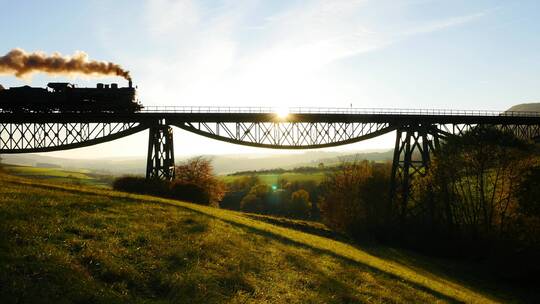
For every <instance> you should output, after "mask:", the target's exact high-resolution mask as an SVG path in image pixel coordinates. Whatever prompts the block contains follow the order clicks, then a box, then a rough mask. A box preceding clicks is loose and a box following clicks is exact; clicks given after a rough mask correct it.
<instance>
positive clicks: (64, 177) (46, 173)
mask: <svg viewBox="0 0 540 304" xmlns="http://www.w3.org/2000/svg"><path fill="white" fill-rule="evenodd" d="M2 169H3V170H4V171H5V172H7V173H9V174H12V175H16V176H22V177H31V178H35V179H46V180H48V181H50V182H55V183H67V184H83V185H93V186H100V187H110V185H111V183H112V180H113V179H112V177H111V176H108V175H103V174H94V173H91V172H90V171H89V170H84V169H77V170H67V169H61V168H37V167H29V166H17V165H3V166H2Z"/></svg>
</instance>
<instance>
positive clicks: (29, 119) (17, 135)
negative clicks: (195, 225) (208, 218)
mask: <svg viewBox="0 0 540 304" xmlns="http://www.w3.org/2000/svg"><path fill="white" fill-rule="evenodd" d="M480 125H490V126H495V127H497V128H500V129H502V130H506V131H510V132H513V133H514V134H515V135H517V136H518V137H520V138H524V139H533V140H538V139H539V138H540V113H536V112H508V111H506V112H498V111H468V110H467V111H466V110H428V109H424V110H415V109H349V108H289V109H288V114H287V115H283V116H280V115H277V114H276V109H274V108H265V107H146V108H145V109H144V110H143V111H142V112H137V113H129V114H119V113H24V114H22V113H18V114H12V113H1V112H0V154H9V153H29V152H47V151H58V150H66V149H73V148H80V147H85V146H90V145H95V144H99V143H103V142H107V141H112V140H115V139H118V138H121V137H124V136H128V135H131V134H134V133H137V132H140V131H143V130H146V129H149V139H148V157H147V167H146V168H147V169H146V177H147V178H155V179H172V178H174V148H173V129H172V126H175V127H178V128H181V129H184V130H186V131H189V132H193V133H195V134H199V135H202V136H206V137H209V138H213V139H216V140H221V141H225V142H229V143H234V144H240V145H247V146H254V147H264V148H273V149H316V148H323V147H333V146H340V145H346V144H350V143H354V142H359V141H362V140H366V139H370V138H373V137H376V136H380V135H383V134H386V133H389V132H394V131H395V132H396V140H395V149H394V157H393V162H392V176H391V179H392V181H391V184H392V192H393V195H392V196H393V197H394V198H398V199H399V201H400V202H399V203H400V204H402V205H403V206H404V210H405V209H406V206H407V202H408V199H409V195H410V191H411V180H412V179H414V178H416V177H417V176H423V175H424V174H425V169H426V168H428V167H429V163H430V151H432V150H434V149H437V147H438V145H439V142H440V141H441V140H444V138H445V137H447V136H452V135H460V134H462V133H463V132H465V131H467V130H469V129H471V128H474V127H476V126H480Z"/></svg>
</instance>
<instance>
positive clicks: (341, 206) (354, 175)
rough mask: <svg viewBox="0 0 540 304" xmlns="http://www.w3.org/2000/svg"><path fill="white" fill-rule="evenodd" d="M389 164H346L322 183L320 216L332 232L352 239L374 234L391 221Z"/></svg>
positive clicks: (362, 162)
mask: <svg viewBox="0 0 540 304" xmlns="http://www.w3.org/2000/svg"><path fill="white" fill-rule="evenodd" d="M389 172H390V167H389V165H388V164H374V163H370V162H368V161H361V162H353V163H345V164H343V165H342V166H341V169H340V170H336V171H334V172H332V173H329V174H328V175H327V176H326V178H325V180H324V181H323V183H322V193H323V195H322V197H321V213H322V218H323V220H324V221H325V222H326V223H327V224H328V225H329V226H330V227H332V228H334V229H337V230H339V231H342V232H347V233H349V234H351V235H354V236H363V235H366V234H368V233H370V232H377V231H378V230H379V228H381V227H382V226H383V225H385V224H387V221H388V220H389V219H390V212H391V209H390V207H389V197H388V191H389V189H390V188H389V180H390V179H389Z"/></svg>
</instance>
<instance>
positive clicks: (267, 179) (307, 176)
mask: <svg viewBox="0 0 540 304" xmlns="http://www.w3.org/2000/svg"><path fill="white" fill-rule="evenodd" d="M256 175H257V176H258V177H259V178H260V180H261V182H263V183H265V184H267V185H269V186H271V185H277V184H278V182H279V181H280V180H281V179H285V180H287V181H289V182H305V181H314V182H316V183H320V182H321V181H322V180H323V179H324V176H325V173H324V172H317V173H282V174H256ZM243 177H245V175H222V176H220V177H219V178H220V179H221V180H222V181H223V182H225V183H231V182H233V181H234V180H237V179H240V178H243Z"/></svg>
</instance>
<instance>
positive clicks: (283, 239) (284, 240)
mask: <svg viewBox="0 0 540 304" xmlns="http://www.w3.org/2000/svg"><path fill="white" fill-rule="evenodd" d="M134 200H137V199H134ZM140 201H144V200H140ZM155 203H157V204H162V205H167V206H172V207H176V208H180V209H184V210H185V209H187V210H190V211H193V212H195V213H198V214H202V215H205V216H209V217H212V218H215V219H217V220H221V221H223V222H226V223H229V224H231V225H233V226H236V227H240V228H243V229H246V230H247V231H249V232H250V233H254V234H258V235H261V236H264V237H267V238H270V239H274V240H277V241H280V242H282V243H285V244H288V245H294V246H296V247H301V248H306V249H309V250H311V251H314V252H316V253H319V254H325V255H328V256H331V257H333V258H335V259H337V260H338V261H342V262H346V263H347V264H348V265H354V266H356V267H361V268H364V269H367V270H368V271H370V272H372V273H375V274H380V275H383V276H386V277H388V278H391V279H394V280H396V281H401V282H404V283H406V284H407V285H409V286H412V287H413V288H415V289H417V290H421V291H423V292H426V293H427V294H430V295H432V296H434V297H436V298H438V299H442V300H445V301H447V302H449V303H461V301H459V300H457V299H455V298H453V297H450V296H448V295H445V294H442V293H440V292H438V291H436V290H433V289H431V288H429V287H427V286H424V285H420V284H418V283H416V282H412V281H409V280H407V279H405V278H403V277H400V276H398V275H395V274H393V273H390V272H387V271H384V270H381V269H379V268H376V267H373V266H370V265H367V264H365V263H360V262H358V261H355V260H353V259H350V258H348V257H344V256H342V255H339V254H336V253H335V252H332V251H329V250H324V249H321V248H317V247H313V246H310V245H308V244H305V243H302V242H297V241H294V240H291V239H289V238H287V237H284V236H281V235H279V234H276V233H272V232H269V231H265V230H261V229H257V228H255V227H251V226H248V225H245V224H241V223H238V222H235V221H232V220H227V219H223V218H220V217H218V216H214V215H211V214H208V213H205V212H202V211H198V210H194V209H190V208H188V207H184V206H178V205H174V204H169V203H166V202H155ZM310 271H313V268H310ZM333 280H335V279H333Z"/></svg>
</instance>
